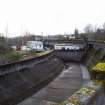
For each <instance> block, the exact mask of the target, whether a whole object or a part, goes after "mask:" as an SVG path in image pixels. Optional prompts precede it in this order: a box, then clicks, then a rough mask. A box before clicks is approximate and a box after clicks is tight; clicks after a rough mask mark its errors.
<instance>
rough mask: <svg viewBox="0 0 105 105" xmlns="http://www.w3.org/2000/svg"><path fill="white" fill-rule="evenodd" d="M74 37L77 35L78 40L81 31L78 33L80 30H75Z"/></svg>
mask: <svg viewBox="0 0 105 105" xmlns="http://www.w3.org/2000/svg"><path fill="white" fill-rule="evenodd" d="M74 35H75V37H76V38H78V35H79V31H78V29H77V28H75V30H74Z"/></svg>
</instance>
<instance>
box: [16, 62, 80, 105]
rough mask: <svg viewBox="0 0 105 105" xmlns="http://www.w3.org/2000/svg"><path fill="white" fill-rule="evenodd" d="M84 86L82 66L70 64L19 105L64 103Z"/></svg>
mask: <svg viewBox="0 0 105 105" xmlns="http://www.w3.org/2000/svg"><path fill="white" fill-rule="evenodd" d="M81 86H82V74H81V69H80V65H79V64H76V63H69V64H68V67H67V68H65V69H64V70H63V72H62V73H61V74H60V75H59V76H58V77H57V78H55V79H54V80H53V81H52V82H51V83H50V84H48V85H47V86H46V87H44V88H43V89H41V90H40V91H39V92H37V93H36V94H34V95H33V96H31V97H29V98H27V99H26V100H24V101H23V102H21V103H19V104H18V105H46V104H45V101H52V102H56V103H59V102H62V101H63V100H64V99H66V98H68V97H70V96H71V95H72V94H73V93H74V92H76V91H77V90H78V89H79V88H80V87H81Z"/></svg>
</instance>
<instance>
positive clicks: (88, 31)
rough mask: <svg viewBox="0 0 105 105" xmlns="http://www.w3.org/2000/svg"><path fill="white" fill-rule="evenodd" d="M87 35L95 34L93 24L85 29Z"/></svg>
mask: <svg viewBox="0 0 105 105" xmlns="http://www.w3.org/2000/svg"><path fill="white" fill-rule="evenodd" d="M84 31H85V33H87V34H89V33H93V32H94V30H93V26H92V24H88V25H87V26H86V27H85V28H84Z"/></svg>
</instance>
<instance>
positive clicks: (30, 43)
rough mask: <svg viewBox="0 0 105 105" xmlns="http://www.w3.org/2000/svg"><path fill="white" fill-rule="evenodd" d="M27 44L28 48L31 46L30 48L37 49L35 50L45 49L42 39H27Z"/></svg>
mask: <svg viewBox="0 0 105 105" xmlns="http://www.w3.org/2000/svg"><path fill="white" fill-rule="evenodd" d="M26 46H27V48H30V50H35V51H43V50H44V48H43V42H42V41H27V44H26Z"/></svg>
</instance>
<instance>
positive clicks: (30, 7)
mask: <svg viewBox="0 0 105 105" xmlns="http://www.w3.org/2000/svg"><path fill="white" fill-rule="evenodd" d="M104 22H105V0H0V33H5V30H6V27H8V36H9V37H13V36H18V35H22V34H23V33H24V32H26V31H28V32H30V33H33V34H41V33H42V32H43V34H44V35H46V34H59V33H61V34H63V33H65V32H66V33H72V32H73V31H74V28H75V27H76V28H78V29H79V30H80V31H82V30H83V28H84V27H85V26H86V25H87V24H88V23H91V24H93V25H97V24H98V25H100V26H101V25H102V24H103V23H104Z"/></svg>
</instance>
